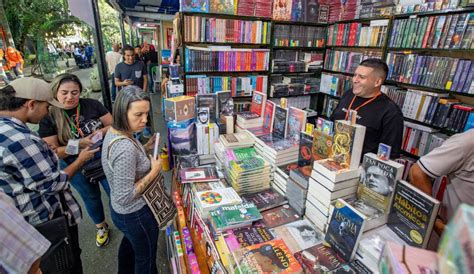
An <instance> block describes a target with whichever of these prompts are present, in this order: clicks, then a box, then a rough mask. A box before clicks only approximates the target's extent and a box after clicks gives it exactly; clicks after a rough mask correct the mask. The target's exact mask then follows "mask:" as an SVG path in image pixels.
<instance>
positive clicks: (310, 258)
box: [295, 243, 345, 273]
mask: <svg viewBox="0 0 474 274" xmlns="http://www.w3.org/2000/svg"><path fill="white" fill-rule="evenodd" d="M295 258H296V260H298V262H299V263H300V264H301V266H302V267H303V269H304V270H305V273H327V272H330V271H333V270H335V269H337V268H338V267H340V266H341V265H342V264H344V263H345V261H344V260H343V259H342V258H341V257H340V256H339V255H338V254H337V253H335V252H334V250H332V249H331V248H330V247H327V246H326V245H324V244H323V243H320V244H317V245H315V246H313V247H310V248H308V249H305V250H302V251H299V252H297V253H295Z"/></svg>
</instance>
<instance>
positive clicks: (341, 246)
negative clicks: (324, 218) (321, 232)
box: [325, 199, 366, 262]
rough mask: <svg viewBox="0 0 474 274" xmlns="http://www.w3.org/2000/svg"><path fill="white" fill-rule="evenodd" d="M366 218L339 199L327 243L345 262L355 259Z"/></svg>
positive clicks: (328, 231)
mask: <svg viewBox="0 0 474 274" xmlns="http://www.w3.org/2000/svg"><path fill="white" fill-rule="evenodd" d="M365 220H366V217H365V216H364V215H363V214H362V213H360V212H359V211H357V210H355V209H354V208H353V207H351V206H350V205H349V204H348V203H346V202H345V201H344V200H342V199H338V200H337V201H336V203H335V205H334V210H333V213H332V215H331V220H330V221H329V226H328V229H327V232H326V237H325V241H326V242H327V243H328V244H329V245H330V246H331V248H332V249H334V250H335V251H336V252H337V253H338V254H339V255H340V256H341V257H342V258H343V259H344V260H345V261H347V262H348V261H351V260H352V259H353V258H354V255H355V252H356V250H357V246H358V244H359V240H360V237H361V235H362V232H363V231H364V225H365Z"/></svg>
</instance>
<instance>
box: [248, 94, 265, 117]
mask: <svg viewBox="0 0 474 274" xmlns="http://www.w3.org/2000/svg"><path fill="white" fill-rule="evenodd" d="M266 101H267V95H266V94H263V93H261V92H258V91H254V92H253V95H252V103H251V104H250V111H251V112H253V113H255V114H257V115H258V116H259V117H262V116H263V113H264V110H265V102H266Z"/></svg>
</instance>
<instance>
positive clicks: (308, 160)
mask: <svg viewBox="0 0 474 274" xmlns="http://www.w3.org/2000/svg"><path fill="white" fill-rule="evenodd" d="M312 147H313V137H312V136H311V135H308V134H306V133H305V132H300V148H299V153H298V165H299V166H307V165H312V164H313V160H314V159H313V154H312V153H311V150H312Z"/></svg>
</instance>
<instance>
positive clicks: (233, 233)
mask: <svg viewBox="0 0 474 274" xmlns="http://www.w3.org/2000/svg"><path fill="white" fill-rule="evenodd" d="M224 238H225V241H226V243H227V246H228V247H229V251H230V252H232V251H234V250H237V249H240V248H242V247H248V246H251V245H254V244H260V243H264V242H268V241H271V240H273V239H275V237H274V236H273V234H272V233H271V232H270V230H269V229H268V228H266V227H265V226H263V225H256V226H252V227H242V228H235V229H229V230H227V231H226V232H225V236H224Z"/></svg>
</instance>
